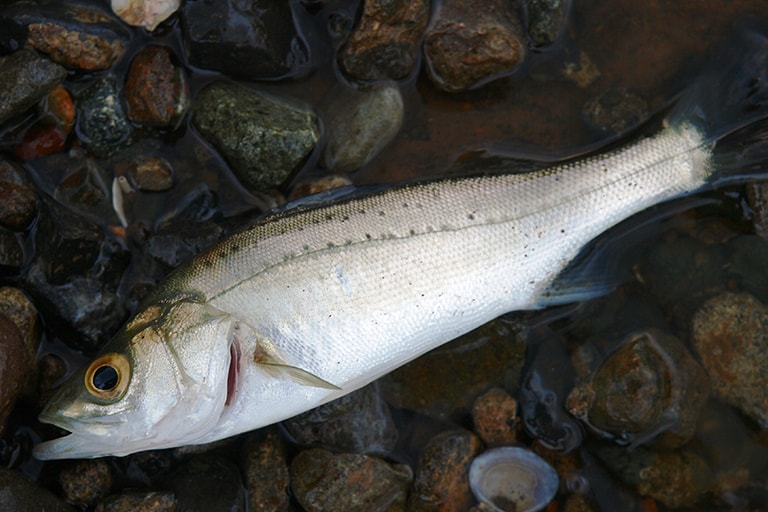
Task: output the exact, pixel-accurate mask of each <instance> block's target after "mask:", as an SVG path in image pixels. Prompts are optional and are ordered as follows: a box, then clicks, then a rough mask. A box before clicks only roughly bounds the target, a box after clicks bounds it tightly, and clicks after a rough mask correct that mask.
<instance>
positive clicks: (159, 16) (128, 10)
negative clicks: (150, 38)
mask: <svg viewBox="0 0 768 512" xmlns="http://www.w3.org/2000/svg"><path fill="white" fill-rule="evenodd" d="M179 5H181V0H112V11H114V13H115V14H117V15H118V16H119V17H120V19H121V20H123V21H124V22H126V23H127V24H129V25H133V26H135V27H144V28H146V29H147V30H149V31H150V32H151V31H152V30H155V29H156V28H157V26H158V25H159V24H160V23H162V22H163V21H165V20H167V19H168V18H169V17H170V16H171V15H172V14H173V13H175V12H176V11H178V10H179Z"/></svg>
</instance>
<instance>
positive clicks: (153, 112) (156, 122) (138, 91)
mask: <svg viewBox="0 0 768 512" xmlns="http://www.w3.org/2000/svg"><path fill="white" fill-rule="evenodd" d="M125 101H126V103H127V105H128V117H129V118H130V120H131V121H133V122H134V123H138V124H142V125H145V126H159V127H166V126H173V125H175V124H177V123H178V122H179V120H180V119H181V118H182V117H183V116H184V113H185V112H186V110H187V107H188V106H189V86H188V84H187V77H186V75H185V73H184V71H183V70H182V69H181V68H180V67H179V66H177V65H176V63H175V62H174V58H173V56H172V55H171V50H170V49H169V48H166V47H163V46H154V45H150V46H146V47H144V48H143V49H142V50H141V51H140V52H139V53H138V54H136V56H135V57H134V58H133V61H131V66H130V68H129V69H128V76H127V77H126V80H125Z"/></svg>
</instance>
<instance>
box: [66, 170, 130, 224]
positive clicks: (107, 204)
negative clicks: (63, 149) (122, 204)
mask: <svg viewBox="0 0 768 512" xmlns="http://www.w3.org/2000/svg"><path fill="white" fill-rule="evenodd" d="M61 157H62V158H60V159H56V160H54V161H60V162H61V167H60V169H61V170H62V173H63V174H64V176H63V177H62V178H61V180H60V181H59V182H58V183H57V184H56V186H55V188H54V190H53V197H54V199H56V201H57V202H59V203H60V204H62V205H64V206H66V207H67V208H70V209H72V210H73V211H75V212H78V213H80V214H82V215H83V216H85V217H87V218H88V219H90V220H92V221H94V222H99V223H100V222H105V221H106V222H112V223H116V222H117V216H116V214H115V211H114V209H113V206H112V201H111V200H110V195H111V194H110V192H109V190H108V189H107V179H108V176H107V173H106V172H105V171H104V169H102V168H101V167H100V166H99V165H98V164H97V163H96V161H95V160H93V159H91V158H69V157H67V156H65V155H61Z"/></svg>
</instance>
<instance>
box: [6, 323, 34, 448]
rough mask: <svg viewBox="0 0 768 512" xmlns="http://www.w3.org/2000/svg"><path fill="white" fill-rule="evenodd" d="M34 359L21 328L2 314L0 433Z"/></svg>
mask: <svg viewBox="0 0 768 512" xmlns="http://www.w3.org/2000/svg"><path fill="white" fill-rule="evenodd" d="M32 361H33V359H31V358H30V357H29V354H28V352H27V348H26V347H25V346H24V340H23V338H22V336H21V332H19V329H18V328H17V327H16V326H15V325H14V324H13V322H11V321H10V320H8V319H7V318H5V317H4V316H0V435H2V434H3V431H4V430H5V422H6V421H7V420H8V416H10V414H11V410H13V406H14V405H15V404H16V399H17V398H18V396H19V393H20V392H21V388H22V386H23V385H24V382H25V380H26V379H27V377H28V374H29V372H30V371H31V368H32Z"/></svg>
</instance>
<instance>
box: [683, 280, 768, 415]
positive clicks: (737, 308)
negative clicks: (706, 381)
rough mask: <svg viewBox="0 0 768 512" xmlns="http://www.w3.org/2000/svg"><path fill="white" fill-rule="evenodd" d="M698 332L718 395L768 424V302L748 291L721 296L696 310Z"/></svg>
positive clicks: (696, 345) (694, 334)
mask: <svg viewBox="0 0 768 512" xmlns="http://www.w3.org/2000/svg"><path fill="white" fill-rule="evenodd" d="M692 337H693V346H694V349H695V350H696V353H697V354H698V356H699V359H700V360H701V364H702V365H703V366H704V368H705V369H706V370H707V372H708V373H709V378H710V382H711V383H712V392H713V394H714V395H716V396H717V397H719V398H720V399H722V400H724V401H725V402H727V403H729V404H731V405H733V406H734V407H737V408H739V409H740V410H741V411H742V412H744V413H745V414H747V415H748V416H751V417H752V418H753V419H754V420H755V421H757V422H758V423H759V424H760V425H761V426H762V427H763V428H768V388H766V385H765V376H766V375H768V358H767V357H766V354H768V306H766V305H765V304H763V303H761V302H759V301H758V300H757V299H755V298H754V297H753V296H751V295H749V294H746V293H724V294H722V295H718V296H717V297H714V298H712V299H710V300H709V301H707V302H706V303H705V304H704V305H703V306H702V307H701V308H700V309H699V310H698V311H697V312H696V315H695V316H694V318H693V332H692Z"/></svg>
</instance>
